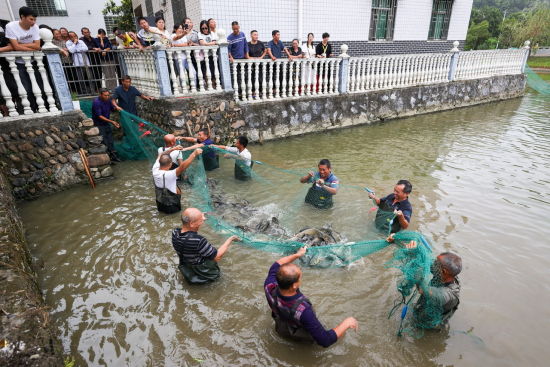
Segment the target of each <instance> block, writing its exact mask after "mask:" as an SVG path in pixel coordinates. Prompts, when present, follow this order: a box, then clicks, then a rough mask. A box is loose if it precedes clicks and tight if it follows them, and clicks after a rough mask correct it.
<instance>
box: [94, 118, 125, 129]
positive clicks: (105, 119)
mask: <svg viewBox="0 0 550 367" xmlns="http://www.w3.org/2000/svg"><path fill="white" fill-rule="evenodd" d="M99 119H100V120H101V121H105V122H108V123H110V124H113V125H114V126H115V127H116V128H117V129H118V128H120V124H119V123H118V122H116V121H113V120H111V119H108V118H107V117H105V116H103V115H99Z"/></svg>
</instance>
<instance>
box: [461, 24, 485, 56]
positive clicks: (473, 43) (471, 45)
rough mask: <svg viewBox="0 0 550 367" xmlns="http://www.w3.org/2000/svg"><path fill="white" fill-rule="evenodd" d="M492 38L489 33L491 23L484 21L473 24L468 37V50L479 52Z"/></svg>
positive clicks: (466, 46)
mask: <svg viewBox="0 0 550 367" xmlns="http://www.w3.org/2000/svg"><path fill="white" fill-rule="evenodd" d="M489 37H491V33H489V22H488V21H486V20H484V21H482V22H481V23H478V24H472V25H470V27H469V28H468V34H467V35H466V45H465V48H466V50H477V49H479V47H480V46H481V45H482V44H483V43H484V42H485V41H487V39H489Z"/></svg>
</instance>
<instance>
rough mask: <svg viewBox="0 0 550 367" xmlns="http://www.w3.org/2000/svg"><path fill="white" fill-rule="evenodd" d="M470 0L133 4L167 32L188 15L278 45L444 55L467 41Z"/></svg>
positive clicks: (166, 0)
mask: <svg viewBox="0 0 550 367" xmlns="http://www.w3.org/2000/svg"><path fill="white" fill-rule="evenodd" d="M472 2H473V0H341V1H334V0H263V1H258V0H234V1H226V0H132V4H133V6H134V13H135V14H136V15H138V16H140V15H143V16H154V15H157V16H159V15H163V16H164V18H165V21H166V23H167V28H168V29H171V28H172V25H173V24H177V23H181V22H182V20H183V18H184V17H186V16H188V17H190V18H191V19H192V20H193V22H194V23H195V24H196V26H195V29H197V30H198V22H199V21H200V20H202V19H208V18H214V19H216V21H217V24H218V27H219V28H223V29H225V30H226V32H227V33H229V32H230V31H231V22H232V21H234V20H237V21H238V22H239V24H240V25H241V30H242V31H243V32H245V34H246V35H247V36H248V35H249V33H250V31H252V30H257V31H258V32H259V33H260V40H262V41H268V40H270V39H271V31H272V30H275V29H276V30H279V31H280V32H281V39H282V40H283V42H289V41H291V40H292V39H294V38H298V39H299V40H300V42H304V40H305V39H306V37H307V34H308V33H310V32H311V33H313V34H314V35H315V41H316V42H319V41H320V40H321V34H322V33H323V32H328V33H329V34H330V40H331V42H332V43H333V44H334V45H335V46H339V45H340V44H342V43H346V44H347V45H348V46H349V53H350V54H351V55H368V54H387V53H416V52H419V53H420V52H438V51H448V50H450V49H451V48H452V43H453V42H454V41H459V42H460V46H461V47H462V46H463V44H464V41H465V40H466V33H467V31H468V23H469V20H470V12H471V10H472Z"/></svg>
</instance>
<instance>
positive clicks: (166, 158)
mask: <svg viewBox="0 0 550 367" xmlns="http://www.w3.org/2000/svg"><path fill="white" fill-rule="evenodd" d="M159 163H160V166H161V167H166V166H170V165H172V158H171V157H170V155H169V154H161V156H160V158H159Z"/></svg>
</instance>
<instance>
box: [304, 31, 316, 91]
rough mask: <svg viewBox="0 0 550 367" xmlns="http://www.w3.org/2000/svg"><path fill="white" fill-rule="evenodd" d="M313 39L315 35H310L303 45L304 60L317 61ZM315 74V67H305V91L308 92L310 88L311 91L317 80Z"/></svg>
mask: <svg viewBox="0 0 550 367" xmlns="http://www.w3.org/2000/svg"><path fill="white" fill-rule="evenodd" d="M313 38H314V36H313V33H308V34H307V42H306V43H304V44H303V45H302V52H303V53H304V58H306V59H311V60H314V59H315V47H314V46H313ZM313 74H314V70H313V67H312V66H311V65H310V66H307V65H304V68H303V69H302V84H303V85H304V89H305V90H307V89H308V88H309V89H310V90H311V85H312V84H313V82H314V80H315V77H314V75H313Z"/></svg>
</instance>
